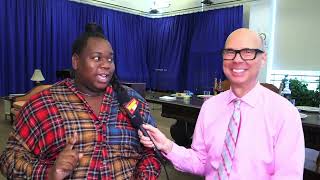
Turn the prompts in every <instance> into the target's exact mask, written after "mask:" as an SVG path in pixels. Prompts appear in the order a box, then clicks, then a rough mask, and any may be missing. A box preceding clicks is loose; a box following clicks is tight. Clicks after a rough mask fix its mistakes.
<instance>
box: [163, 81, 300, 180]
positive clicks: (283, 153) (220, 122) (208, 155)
mask: <svg viewBox="0 0 320 180" xmlns="http://www.w3.org/2000/svg"><path fill="white" fill-rule="evenodd" d="M235 98H236V96H235V95H234V94H233V93H232V91H231V90H228V91H226V92H223V93H221V94H219V95H217V96H214V97H212V98H210V99H209V100H207V101H205V103H204V104H203V105H202V107H201V111H200V114H199V116H198V120H197V124H196V127H195V131H194V134H193V141H192V145H191V149H186V148H184V147H181V146H178V145H176V144H174V145H173V148H172V151H171V152H170V153H168V154H166V155H165V156H166V157H167V158H168V159H170V160H171V161H172V163H173V164H174V166H175V168H176V169H178V170H180V171H185V172H190V173H193V174H198V175H203V176H206V179H210V180H212V179H213V176H214V174H216V173H217V170H218V168H219V163H220V157H221V156H220V155H221V152H222V146H223V143H224V139H225V135H226V131H227V127H228V123H229V120H230V117H231V115H232V112H233V103H232V100H234V99H235ZM241 100H242V103H241V105H240V109H241V126H240V132H239V135H238V142H237V146H236V150H235V157H234V160H233V165H232V170H231V173H230V177H229V180H235V179H237V180H238V179H243V180H248V179H259V180H264V179H279V180H284V179H290V180H298V179H299V180H301V179H302V178H303V168H304V158H305V155H304V152H305V148H304V136H303V130H302V123H301V119H300V115H299V112H298V110H297V109H296V108H295V107H294V106H293V105H292V104H291V103H290V102H289V101H288V100H286V99H285V98H283V97H281V96H280V95H278V94H276V93H274V92H272V91H270V90H268V89H266V88H265V87H263V86H261V85H260V84H259V83H257V85H256V86H255V87H254V88H253V89H252V90H251V91H250V92H249V93H248V94H246V95H245V96H243V97H242V98H241Z"/></svg>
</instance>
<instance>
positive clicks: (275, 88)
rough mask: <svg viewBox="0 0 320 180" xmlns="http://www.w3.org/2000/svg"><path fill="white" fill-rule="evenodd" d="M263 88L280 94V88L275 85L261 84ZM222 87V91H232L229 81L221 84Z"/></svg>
mask: <svg viewBox="0 0 320 180" xmlns="http://www.w3.org/2000/svg"><path fill="white" fill-rule="evenodd" d="M260 84H261V85H262V86H264V87H266V88H268V89H270V90H271V91H273V92H275V93H279V88H277V87H276V86H275V85H273V84H269V83H260ZM221 87H222V91H226V90H228V89H230V81H229V80H224V81H222V82H221Z"/></svg>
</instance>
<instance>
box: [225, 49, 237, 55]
mask: <svg viewBox="0 0 320 180" xmlns="http://www.w3.org/2000/svg"><path fill="white" fill-rule="evenodd" d="M225 53H226V54H234V53H235V52H234V51H231V50H228V51H225Z"/></svg>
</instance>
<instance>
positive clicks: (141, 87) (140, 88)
mask: <svg viewBox="0 0 320 180" xmlns="http://www.w3.org/2000/svg"><path fill="white" fill-rule="evenodd" d="M121 84H123V85H126V86H129V87H131V88H132V89H134V90H135V91H137V92H138V93H139V94H140V95H141V96H142V97H143V98H144V97H145V96H146V83H144V82H141V83H140V82H121Z"/></svg>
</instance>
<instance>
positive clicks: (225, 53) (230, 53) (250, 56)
mask: <svg viewBox="0 0 320 180" xmlns="http://www.w3.org/2000/svg"><path fill="white" fill-rule="evenodd" d="M238 53H239V54H240V57H241V59H242V60H244V61H251V60H254V59H255V58H256V57H257V54H258V53H264V51H262V50H260V49H249V48H244V49H240V50H235V49H223V50H222V57H223V60H234V58H236V56H237V54H238Z"/></svg>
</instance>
